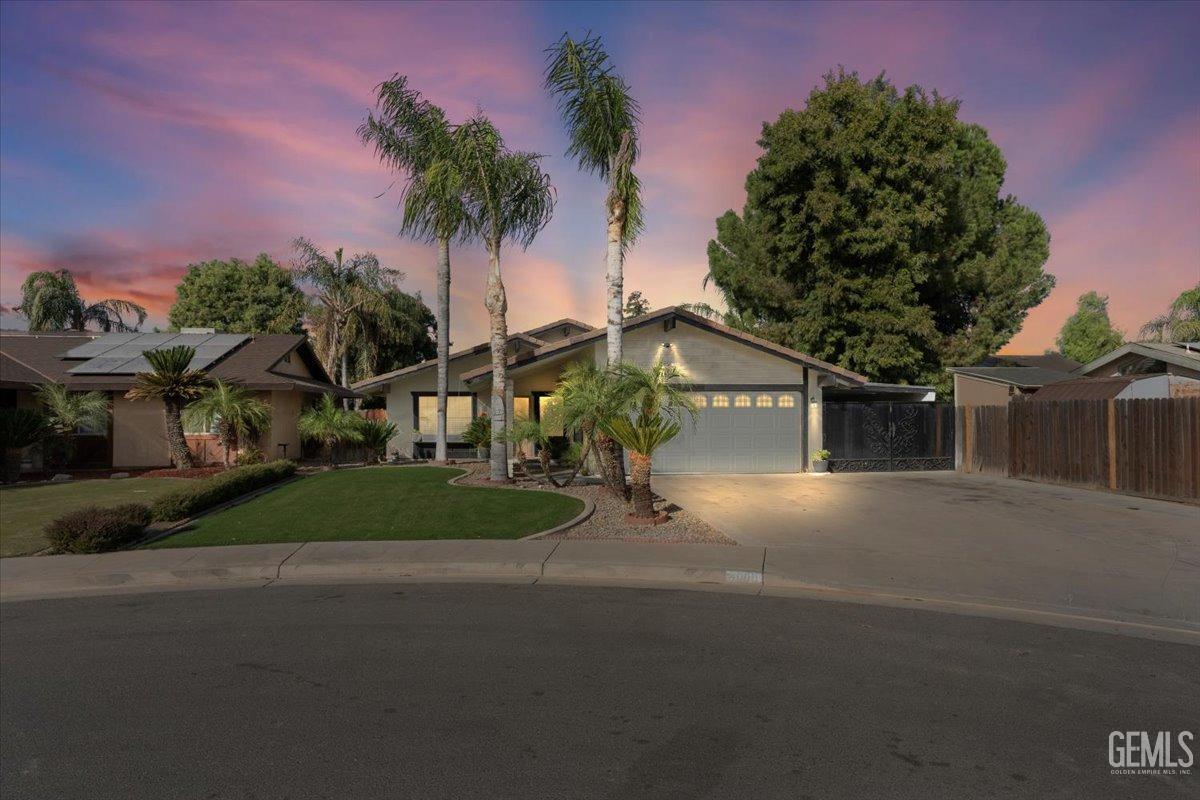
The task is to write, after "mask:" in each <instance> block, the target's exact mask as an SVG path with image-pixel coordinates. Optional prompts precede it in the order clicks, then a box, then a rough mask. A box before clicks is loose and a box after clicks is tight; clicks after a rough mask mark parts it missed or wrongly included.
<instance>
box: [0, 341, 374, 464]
mask: <svg viewBox="0 0 1200 800" xmlns="http://www.w3.org/2000/svg"><path fill="white" fill-rule="evenodd" d="M177 345H188V346H191V347H194V348H195V349H196V357H195V358H194V359H193V361H192V366H193V367H194V368H197V369H204V370H205V371H206V372H207V373H208V374H209V375H210V376H211V377H213V378H220V379H222V380H226V381H230V382H232V383H236V384H239V385H241V386H243V387H245V388H247V389H251V390H253V391H254V392H255V393H256V394H257V395H258V396H259V397H260V398H261V399H262V400H264V401H265V402H267V403H268V404H269V405H270V406H271V427H270V429H269V430H267V431H265V432H264V433H263V434H262V436H261V437H260V439H259V441H258V442H256V443H255V444H256V445H257V446H258V447H259V448H260V449H261V450H262V451H263V452H264V453H265V454H266V455H267V456H268V457H277V456H278V457H289V458H295V457H298V456H299V455H300V452H301V442H300V437H299V435H298V433H297V431H296V421H297V419H298V417H299V414H300V411H301V409H302V408H303V407H304V406H305V405H306V404H307V403H309V402H311V401H312V400H313V399H314V398H316V397H317V396H319V395H322V394H326V393H328V394H333V395H335V396H338V397H354V396H355V394H354V393H353V392H351V391H349V390H347V389H344V388H342V387H340V386H336V385H334V384H333V383H332V382H331V381H330V380H329V377H328V375H327V374H326V373H325V370H324V369H323V368H322V366H321V364H320V362H319V361H318V359H317V357H316V354H315V353H314V352H313V350H312V347H311V345H309V343H308V340H307V338H306V337H304V336H301V335H291V334H267V335H247V334H218V333H215V332H212V331H200V332H196V331H192V332H187V333H109V334H100V333H89V332H73V331H72V332H47V333H27V332H22V331H4V332H0V405H3V406H8V407H12V406H18V407H36V406H37V405H38V403H37V400H36V398H35V392H36V391H37V390H38V388H39V387H41V386H42V385H44V384H46V383H51V382H53V383H61V384H64V385H65V386H66V387H67V388H68V389H71V390H74V391H90V390H95V391H100V392H104V393H105V394H107V395H108V396H109V402H110V409H111V414H110V415H109V419H108V424H107V425H106V426H105V427H104V428H101V429H97V430H86V431H82V430H81V431H79V432H78V434H77V437H76V442H77V448H76V450H77V455H76V459H75V463H73V464H72V465H71V466H73V467H75V468H111V469H124V468H130V469H138V468H149V467H163V466H167V465H169V464H170V463H171V457H170V454H169V452H168V449H167V440H166V421H165V414H164V410H163V406H162V403H161V402H152V401H144V400H127V399H126V398H125V392H126V391H128V390H129V388H130V386H132V385H133V381H134V377H135V375H136V374H137V373H138V372H142V371H146V370H148V369H149V364H148V363H147V362H146V359H145V357H144V353H145V352H146V351H147V350H157V349H163V348H168V347H174V346H177ZM187 434H188V437H187V438H188V444H189V446H190V447H191V448H192V450H193V453H194V454H195V455H196V456H197V457H198V458H199V460H201V461H202V462H209V461H217V460H220V459H221V457H222V455H223V454H222V452H221V449H220V447H219V446H218V445H217V442H216V436H215V435H214V434H212V433H211V432H210V431H206V430H188V431H187ZM36 455H37V454H36V453H34V454H33V456H34V458H35V459H36ZM26 466H27V468H37V467H38V466H39V464H37V463H36V461H31V462H29V463H27V465H26Z"/></svg>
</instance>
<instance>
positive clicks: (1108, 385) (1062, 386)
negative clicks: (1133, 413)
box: [1032, 375, 1155, 400]
mask: <svg viewBox="0 0 1200 800" xmlns="http://www.w3.org/2000/svg"><path fill="white" fill-rule="evenodd" d="M1151 377H1155V376H1153V375H1117V376H1114V377H1111V378H1073V379H1071V380H1069V381H1060V382H1058V383H1055V384H1052V385H1050V386H1043V387H1042V388H1041V389H1038V390H1037V391H1036V392H1034V393H1033V395H1032V397H1033V399H1034V400H1112V399H1113V398H1114V397H1116V396H1117V395H1119V394H1120V393H1121V392H1123V391H1125V389H1126V388H1127V387H1128V386H1129V384H1131V383H1133V382H1135V381H1138V380H1141V379H1143V378H1151Z"/></svg>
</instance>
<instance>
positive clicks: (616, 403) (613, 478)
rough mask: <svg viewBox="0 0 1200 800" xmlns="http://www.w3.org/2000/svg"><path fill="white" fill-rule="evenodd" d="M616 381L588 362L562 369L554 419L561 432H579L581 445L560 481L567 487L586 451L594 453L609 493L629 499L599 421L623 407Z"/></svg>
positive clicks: (612, 451) (584, 459)
mask: <svg viewBox="0 0 1200 800" xmlns="http://www.w3.org/2000/svg"><path fill="white" fill-rule="evenodd" d="M616 390H617V383H616V381H615V380H614V378H613V375H612V374H611V373H609V372H606V371H604V370H601V369H599V368H597V367H596V365H595V364H594V363H593V362H591V361H583V362H576V363H574V364H571V365H569V366H568V367H567V368H566V369H564V370H563V372H562V375H561V376H560V377H559V381H558V386H557V387H556V388H555V391H554V395H553V397H554V398H555V402H554V403H553V404H552V405H551V408H553V413H554V414H555V415H556V422H561V423H562V426H563V430H564V431H568V432H570V433H578V434H580V436H581V437H582V438H583V446H582V449H581V452H580V457H579V460H578V461H577V462H576V464H575V471H574V472H572V473H571V475H570V476H568V478H567V479H566V480H565V481H564V482H563V485H565V486H569V485H570V484H571V483H572V482H573V481H574V480H575V477H576V475H578V473H579V470H580V468H581V467H582V465H583V464H584V463H586V460H587V457H588V454H589V453H595V454H596V459H597V461H599V463H600V476H601V478H602V479H603V480H604V483H605V485H606V486H607V487H608V488H609V490H610V491H611V492H613V493H614V494H616V495H617V496H618V497H621V498H623V499H626V500H627V499H629V488H628V487H627V486H626V485H625V470H624V465H621V468H620V469H618V468H617V464H615V463H614V461H613V459H614V455H613V454H614V448H612V447H610V446H609V442H610V439H609V437H608V435H607V434H606V433H604V430H603V428H602V427H601V423H603V422H605V421H606V420H608V419H611V418H612V417H614V416H616V415H617V414H618V413H620V412H621V410H622V403H621V398H620V397H619V396H618V394H617V391H616Z"/></svg>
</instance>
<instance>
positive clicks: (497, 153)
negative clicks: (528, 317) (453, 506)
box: [431, 112, 554, 481]
mask: <svg viewBox="0 0 1200 800" xmlns="http://www.w3.org/2000/svg"><path fill="white" fill-rule="evenodd" d="M453 144H454V151H455V156H454V158H453V159H450V160H448V161H447V162H445V163H444V164H443V163H442V162H438V164H435V165H434V166H433V167H432V168H431V171H432V172H434V173H436V172H438V171H439V170H442V169H457V166H456V165H462V173H461V174H462V180H463V184H462V185H463V190H464V191H463V197H464V201H465V204H466V208H467V213H468V215H469V216H470V217H471V219H473V220H474V221H475V222H474V224H473V225H472V229H473V232H474V233H475V235H477V236H478V237H479V238H480V239H482V241H483V243H484V246H485V247H486V248H487V253H488V278H487V292H486V294H485V296H484V305H485V306H486V307H487V310H488V315H489V317H490V328H491V351H492V413H491V417H492V452H491V479H492V480H493V481H507V480H508V465H507V463H506V462H507V448H506V447H505V446H504V443H505V435H504V424H505V418H506V406H507V379H508V375H507V368H506V367H507V364H506V362H507V359H508V320H507V318H506V316H505V315H506V314H507V312H508V298H507V297H506V296H505V293H504V282H503V280H502V279H501V276H500V247H501V245H502V244H503V243H504V242H505V241H508V242H513V243H515V244H519V245H520V246H521V247H522V248H525V247H528V246H529V245H530V244H532V243H533V240H534V239H535V238H536V237H537V235H538V232H539V231H541V229H542V228H544V227H545V226H546V223H548V222H549V221H550V218H551V216H553V214H554V187H553V186H551V185H550V176H549V175H547V174H546V173H545V172H543V171H542V167H541V158H542V157H541V156H539V155H537V154H534V153H525V152H514V151H511V150H509V149H508V148H507V147H505V145H504V139H503V138H502V137H501V136H500V132H499V131H498V130H497V129H496V126H495V125H493V124H492V122H491V120H489V119H488V118H487V117H486V116H484V114H483V113H482V112H478V113H476V115H475V116H474V117H472V118H471V119H470V120H468V121H467V122H465V123H463V124H462V125H459V126H458V127H457V128H455V130H454V135H453ZM452 165H454V166H452ZM435 180H440V178H437V177H435Z"/></svg>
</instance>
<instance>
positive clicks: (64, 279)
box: [14, 269, 146, 333]
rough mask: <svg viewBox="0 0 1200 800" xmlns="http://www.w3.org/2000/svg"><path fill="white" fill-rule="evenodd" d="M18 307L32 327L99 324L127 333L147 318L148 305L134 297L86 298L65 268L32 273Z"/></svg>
mask: <svg viewBox="0 0 1200 800" xmlns="http://www.w3.org/2000/svg"><path fill="white" fill-rule="evenodd" d="M14 310H16V311H19V312H21V314H23V315H24V316H25V318H26V319H27V320H29V330H31V331H63V330H73V331H82V330H86V329H87V326H88V325H95V326H96V327H97V328H99V329H100V330H102V331H104V332H105V333H109V332H112V331H117V332H120V333H125V332H129V331H136V330H137V329H138V326H139V325H141V324H142V323H143V322H145V321H146V309H144V308H142V307H141V306H140V305H138V304H137V303H134V302H133V301H131V300H120V299H115V298H110V299H107V300H97V301H96V302H94V303H88V302H86V301H85V300H84V299H83V298H82V297H80V296H79V289H78V288H77V287H76V286H75V278H74V277H73V276H72V275H71V273H70V271H68V270H65V269H60V270H55V271H48V270H43V271H39V272H31V273H29V275H27V276H26V277H25V281H24V282H23V283H22V284H21V305H19V306H17V307H16V308H15V309H14ZM126 316H131V317H136V318H137V322H134V323H133V324H130V323H128V322H126V321H125V319H126Z"/></svg>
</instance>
